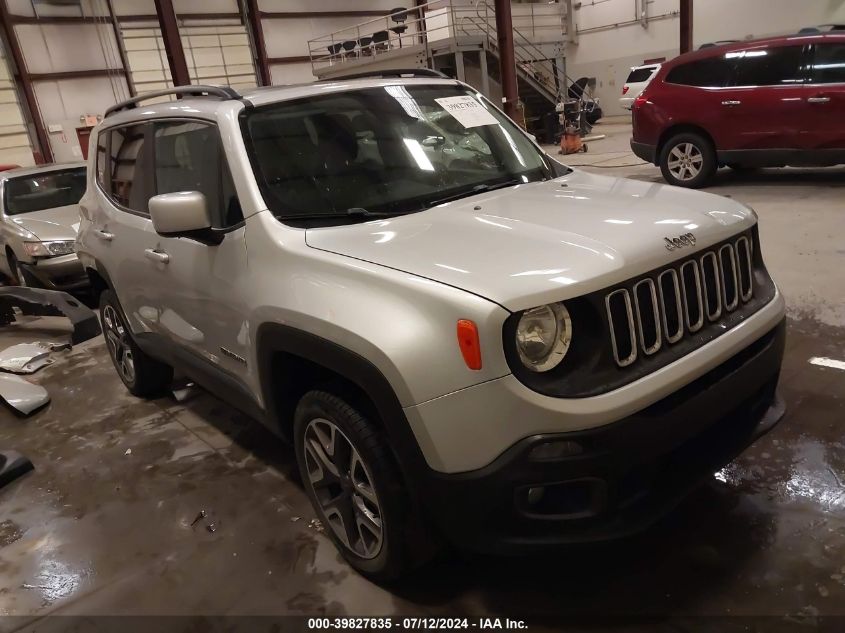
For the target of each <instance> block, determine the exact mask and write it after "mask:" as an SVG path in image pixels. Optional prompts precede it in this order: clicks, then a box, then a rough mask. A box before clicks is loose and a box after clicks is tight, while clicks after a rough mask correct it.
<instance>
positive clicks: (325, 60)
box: [308, 0, 571, 129]
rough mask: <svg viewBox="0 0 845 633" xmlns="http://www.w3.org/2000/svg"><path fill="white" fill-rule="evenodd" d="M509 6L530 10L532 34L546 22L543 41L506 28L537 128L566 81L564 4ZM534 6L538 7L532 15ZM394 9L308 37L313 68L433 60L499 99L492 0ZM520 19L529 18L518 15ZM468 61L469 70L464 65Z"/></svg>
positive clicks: (322, 73) (328, 70) (363, 68)
mask: <svg viewBox="0 0 845 633" xmlns="http://www.w3.org/2000/svg"><path fill="white" fill-rule="evenodd" d="M514 6H515V7H526V8H527V10H529V11H530V12H531V13H530V14H529V16H528V17H530V21H528V22H527V25H526V26H524V27H523V28H525V29H526V31H528V32H531V33H534V34H535V35H536V33H537V32H538V29H546V32H547V33H548V34H549V35H547V36H546V37H545V39H548V40H550V41H547V42H545V43H543V44H539V45H538V44H537V43H535V42H533V41H532V40H531V39H529V37H528V36H527V35H526V34H525V33H524V32H523V31H522V30H521V29H520V28H517V27H516V25H515V28H514V29H513V42H514V57H515V63H516V75H517V82H518V91H519V99H520V101H521V102H522V104H523V106H524V110H523V115H524V118H525V123H526V127H528V128H529V129H530V128H539V127H541V123H540V121H541V119H542V117H543V116H544V115H545V114H546V113H548V112H551V111H553V110H554V106H555V104H556V103H557V101H558V100H559V97H558V95H560V94H562V93H564V92H565V90H566V88H567V86H568V84H569V83H571V80H570V79H569V78H568V77H567V76H566V73H565V60H564V58H563V46H564V24H565V20H564V16H563V13H562V7H563V6H564V5H563V3H560V4H552V5H536V4H532V5H514ZM534 7H538V9H537V11H538V15H537V18H536V20H535V14H534V11H535V9H534ZM539 11H543V13H542V14H539ZM399 17H401V18H404V19H403V20H402V21H401V22H398V23H397V21H396V18H395V16H392V15H390V14H388V15H385V16H384V17H380V18H376V19H374V20H369V21H368V22H364V23H362V24H358V25H355V26H352V27H348V28H346V29H341V30H339V31H335V32H333V33H330V34H328V35H325V36H321V37H319V38H315V39H313V40H311V41H309V43H308V44H309V52H310V57H311V64H312V69H313V72H314V75H315V76H317V77H318V78H320V79H330V78H332V76H341V75H347V74H350V73H355V72H368V71H377V70H386V69H389V68H410V67H428V68H436V69H440V70H445V71H446V72H449V73H450V74H453V75H454V76H455V77H456V78H457V79H461V80H463V81H466V82H467V83H470V84H472V85H473V86H474V87H475V88H477V89H478V90H480V91H481V92H482V93H484V94H485V96H487V97H489V98H491V99H493V100H494V101H498V94H496V93H499V94H500V88H499V84H500V77H499V44H498V33H497V31H496V13H495V8H494V6H493V4H492V3H490V2H488V1H487V0H477V1H476V2H473V3H470V4H456V5H453V4H451V3H444V2H443V0H435V1H433V2H429V3H426V4H423V5H420V6H419V7H416V8H415V9H408V10H407V11H406V12H405V15H403V16H399ZM515 17H516V16H515ZM523 19H524V20H526V21H527V20H528V18H526V17H525V16H523ZM514 21H515V22H516V19H515V20H514ZM397 26H400V27H404V28H402V29H401V30H400V29H397ZM397 30H400V32H399V33H397V32H396V31H397ZM377 34H381V36H380V37H379V36H378V35H377ZM385 36H386V39H385ZM344 44H345V46H344ZM482 58H483V59H482ZM467 67H469V69H470V70H471V72H469V73H468V72H466V71H467ZM470 76H471V77H470Z"/></svg>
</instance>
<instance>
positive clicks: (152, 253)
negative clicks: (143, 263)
mask: <svg viewBox="0 0 845 633" xmlns="http://www.w3.org/2000/svg"><path fill="white" fill-rule="evenodd" d="M144 257H146V258H147V259H149V260H152V261H154V262H157V263H159V264H166V263H167V262H169V261H170V255H168V254H167V253H165V252H164V251H159V250H156V249H154V248H147V249H144Z"/></svg>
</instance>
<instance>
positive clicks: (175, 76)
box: [155, 0, 191, 86]
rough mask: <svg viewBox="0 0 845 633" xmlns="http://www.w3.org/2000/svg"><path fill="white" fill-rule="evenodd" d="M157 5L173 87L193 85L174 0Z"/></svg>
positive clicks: (167, 0)
mask: <svg viewBox="0 0 845 633" xmlns="http://www.w3.org/2000/svg"><path fill="white" fill-rule="evenodd" d="M155 5H156V15H157V16H158V24H159V27H161V38H162V39H163V40H164V50H165V53H166V54H167V63H168V65H169V66H170V77H171V79H172V80H173V85H174V86H187V85H188V84H190V83H191V77H190V75H189V74H188V63H187V62H186V61H185V50H184V49H183V48H182V40H181V39H180V37H179V25H178V24H177V22H176V12H175V11H174V10H173V2H172V0H155Z"/></svg>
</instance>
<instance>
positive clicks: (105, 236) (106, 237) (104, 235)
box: [94, 229, 114, 242]
mask: <svg viewBox="0 0 845 633" xmlns="http://www.w3.org/2000/svg"><path fill="white" fill-rule="evenodd" d="M94 235H96V236H97V237H99V238H100V239H101V240H103V241H104V242H111V241H112V240H113V239H114V233H109V232H108V231H103V230H102V229H95V230H94Z"/></svg>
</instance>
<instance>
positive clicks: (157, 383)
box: [100, 290, 173, 398]
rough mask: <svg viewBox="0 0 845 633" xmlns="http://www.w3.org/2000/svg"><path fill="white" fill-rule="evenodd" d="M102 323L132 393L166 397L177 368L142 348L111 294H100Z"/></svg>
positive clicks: (118, 371)
mask: <svg viewBox="0 0 845 633" xmlns="http://www.w3.org/2000/svg"><path fill="white" fill-rule="evenodd" d="M100 323H102V326H103V338H105V340H106V347H107V348H108V350H109V356H110V357H111V360H112V363H113V364H114V368H115V370H117V375H118V376H119V377H120V379H121V380H122V381H123V384H124V385H126V388H127V389H128V390H129V392H130V393H131V394H132V395H134V396H138V397H141V398H154V397H157V396H160V395H163V394H164V393H165V392H166V391H167V389H168V387H170V384H171V383H172V382H173V368H172V367H170V365H167V364H165V363H162V362H161V361H158V360H156V359H154V358H152V357H151V356H149V355H147V354H145V353H144V352H143V351H142V350H141V349H140V348H139V347H138V345H137V344H136V343H135V341H134V340H133V339H132V334H131V333H130V332H129V328H128V327H127V325H126V321H125V319H124V318H123V311H122V310H121V309H120V305H118V303H117V299H116V298H115V296H114V294H113V293H112V291H111V290H104V291H103V292H102V293H101V294H100Z"/></svg>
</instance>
